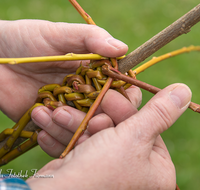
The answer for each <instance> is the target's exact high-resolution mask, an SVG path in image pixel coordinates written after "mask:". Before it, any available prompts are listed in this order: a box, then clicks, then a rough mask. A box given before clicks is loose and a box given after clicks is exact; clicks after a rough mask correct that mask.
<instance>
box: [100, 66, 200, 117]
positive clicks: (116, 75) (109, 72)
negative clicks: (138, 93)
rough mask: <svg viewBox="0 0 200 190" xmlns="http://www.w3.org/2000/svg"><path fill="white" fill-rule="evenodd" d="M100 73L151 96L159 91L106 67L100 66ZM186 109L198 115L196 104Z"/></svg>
mask: <svg viewBox="0 0 200 190" xmlns="http://www.w3.org/2000/svg"><path fill="white" fill-rule="evenodd" d="M102 73H103V74H105V75H107V76H109V77H112V78H114V79H118V80H123V81H125V82H127V83H130V84H132V85H135V86H138V87H140V88H142V89H144V90H147V91H149V92H151V93H153V94H156V93H158V92H159V91H160V90H161V89H160V88H157V87H155V86H152V85H150V84H147V83H145V82H142V81H140V80H137V79H135V78H132V77H129V76H126V75H123V74H122V73H116V72H113V71H112V70H110V69H109V66H108V65H104V66H102ZM188 108H190V109H191V110H193V111H194V112H198V113H200V105H198V104H196V103H194V102H190V105H189V107H188Z"/></svg>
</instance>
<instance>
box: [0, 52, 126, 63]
mask: <svg viewBox="0 0 200 190" xmlns="http://www.w3.org/2000/svg"><path fill="white" fill-rule="evenodd" d="M122 58H124V56H121V57H117V59H122ZM100 59H108V58H107V57H103V56H101V55H99V54H74V53H68V54H66V55H58V56H44V57H23V58H0V64H11V65H15V64H20V63H34V62H52V61H76V60H100Z"/></svg>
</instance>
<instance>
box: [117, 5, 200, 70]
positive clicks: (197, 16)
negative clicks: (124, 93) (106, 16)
mask: <svg viewBox="0 0 200 190" xmlns="http://www.w3.org/2000/svg"><path fill="white" fill-rule="evenodd" d="M199 21H200V4H199V5H197V6H196V7H195V8H193V9H192V10H191V11H189V12H188V13H186V14H185V15H184V16H182V17H181V18H179V19H178V20H177V21H175V22H174V23H172V24H171V25H170V26H168V27H167V28H165V29H164V30H162V31H161V32H159V33H158V34H157V35H155V36H154V37H153V38H151V39H150V40H148V41H147V42H145V43H144V44H143V45H141V46H140V47H138V48H137V49H136V50H134V51H133V52H131V53H130V54H128V55H127V56H126V57H125V58H124V59H122V60H120V61H119V71H120V72H121V73H125V72H127V71H129V70H130V69H132V68H133V67H134V66H136V65H137V64H139V63H141V62H142V61H144V60H145V59H146V58H147V57H149V56H150V55H152V54H153V53H155V52H156V51H158V50H159V49H160V48H162V47H163V46H165V45H166V44H168V43H169V42H171V41H172V40H174V39H175V38H177V37H178V36H180V35H182V34H186V33H188V32H189V31H190V28H191V27H192V26H194V25H195V24H196V23H198V22H199Z"/></svg>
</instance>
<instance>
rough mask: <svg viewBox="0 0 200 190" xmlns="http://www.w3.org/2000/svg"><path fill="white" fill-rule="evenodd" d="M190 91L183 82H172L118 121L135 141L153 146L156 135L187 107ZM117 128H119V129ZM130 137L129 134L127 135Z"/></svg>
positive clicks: (126, 133)
mask: <svg viewBox="0 0 200 190" xmlns="http://www.w3.org/2000/svg"><path fill="white" fill-rule="evenodd" d="M191 96H192V93H191V91H190V89H189V87H187V86H186V85H184V84H173V85H170V86H168V87H166V88H165V89H163V90H161V91H160V92H158V93H157V94H156V95H155V96H154V97H153V98H152V99H151V100H150V101H149V102H148V103H147V104H146V105H145V106H144V107H143V108H142V109H141V110H140V111H139V112H137V113H136V114H135V115H133V116H131V117H130V118H128V119H127V120H125V121H124V122H122V123H120V125H119V128H120V127H121V129H123V131H122V132H121V133H119V134H124V135H126V139H127V135H131V139H132V140H134V143H135V142H144V143H148V144H149V142H150V144H151V145H152V146H153V144H154V142H155V139H156V137H157V136H158V135H159V134H161V133H162V132H164V131H165V130H167V129H168V128H169V127H170V126H171V125H172V124H173V123H174V122H175V121H176V120H177V119H178V118H179V117H180V115H181V114H182V113H183V112H184V111H185V110H186V109H187V108H188V106H189V103H190V100H191ZM121 129H119V130H121ZM128 138H130V136H129V137H128Z"/></svg>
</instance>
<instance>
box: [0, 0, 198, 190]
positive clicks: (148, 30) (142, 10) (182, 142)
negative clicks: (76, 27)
mask: <svg viewBox="0 0 200 190" xmlns="http://www.w3.org/2000/svg"><path fill="white" fill-rule="evenodd" d="M78 2H79V3H80V4H81V5H82V7H83V8H84V9H85V10H86V12H88V13H89V14H90V15H91V17H92V18H93V20H94V21H95V22H96V24H97V25H99V26H100V27H103V28H105V29H106V30H107V31H108V32H109V33H111V34H112V35H113V36H114V37H115V38H117V39H120V40H122V41H124V42H125V43H127V44H128V45H129V52H130V51H132V50H134V49H135V48H137V47H138V46H140V45H141V44H142V43H144V42H145V41H146V40H148V39H149V38H151V37H152V36H153V35H155V34H156V33H158V32H159V31H160V30H162V29H163V28H165V27H166V26H168V25H169V24H171V23H172V22H174V21H175V20H176V19H178V18H179V17H180V16H182V15H183V14H185V13H186V12H188V11H189V10H190V9H192V8H193V7H194V6H196V5H197V4H198V3H199V1H198V0H190V1H188V0H168V1H160V0H154V1H149V0H143V1H140V0H134V1H132V0H123V1H115V0H109V1H108V0H101V1H94V0H87V1H84V0H79V1H78ZM0 19H7V20H16V19H45V20H50V21H55V22H60V21H62V22H71V23H84V21H83V19H82V18H81V17H80V16H79V14H78V13H77V12H76V11H75V10H74V8H73V7H72V6H71V5H70V3H69V2H68V1H67V0H57V1H54V0H29V1H26V0H15V1H11V0H6V1H3V2H1V6H0ZM199 30H200V25H199V24H198V25H196V26H194V27H193V28H192V31H191V32H190V33H188V34H187V35H183V36H181V37H179V38H178V39H176V40H174V41H173V42H171V43H169V44H168V45H166V46H165V47H163V48H162V49H161V50H159V51H158V52H157V53H155V54H154V56H158V55H161V54H164V53H167V52H170V51H173V50H175V49H178V48H181V47H183V46H189V45H192V44H193V45H200V36H199ZM199 63H200V55H199V53H198V52H193V53H190V54H184V55H179V56H177V57H174V58H171V59H168V60H165V61H163V62H162V63H160V64H158V65H156V66H153V67H152V68H150V69H148V70H147V71H145V72H143V73H141V74H140V75H139V76H138V79H140V80H143V81H145V82H147V83H150V84H152V85H154V86H157V87H159V88H164V87H165V86H167V85H169V84H171V83H175V82H182V83H185V84H187V85H188V86H189V87H190V88H191V90H192V91H193V101H194V102H197V103H200V97H199V93H200V90H199V86H200V85H199V80H200V74H199V70H200V64H199ZM151 97H152V95H151V94H150V93H148V92H143V105H144V104H145V102H147V101H148V100H149V99H150V98H151ZM199 123H200V115H198V114H196V113H193V112H192V111H190V110H187V111H186V112H185V113H184V114H183V116H181V117H180V118H179V119H178V121H177V122H176V123H175V124H174V125H173V126H172V127H171V128H170V129H169V130H168V131H166V132H164V133H163V134H162V137H163V139H164V141H165V142H166V145H167V147H168V149H169V152H170V154H171V157H172V160H173V161H174V164H175V166H176V170H177V183H178V184H179V186H180V188H181V189H195V188H197V187H199V186H200V180H199V179H200V150H199V149H200V138H199V136H200V126H199ZM12 125H13V122H12V121H10V120H9V119H8V118H7V117H6V116H5V115H3V113H0V128H1V130H2V129H4V128H7V127H11V126H12ZM51 159H52V158H50V157H49V156H48V155H46V154H45V153H44V152H43V151H41V149H40V147H37V148H35V149H34V150H32V151H29V152H28V153H26V154H25V155H23V156H21V157H20V158H18V159H16V160H15V161H12V162H11V163H9V164H8V165H6V166H3V167H2V169H3V171H4V172H5V171H6V169H11V168H13V169H14V171H15V172H19V171H20V170H23V171H25V170H28V171H29V173H30V169H39V168H41V167H42V166H43V165H44V164H46V163H47V162H49V161H50V160H51Z"/></svg>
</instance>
